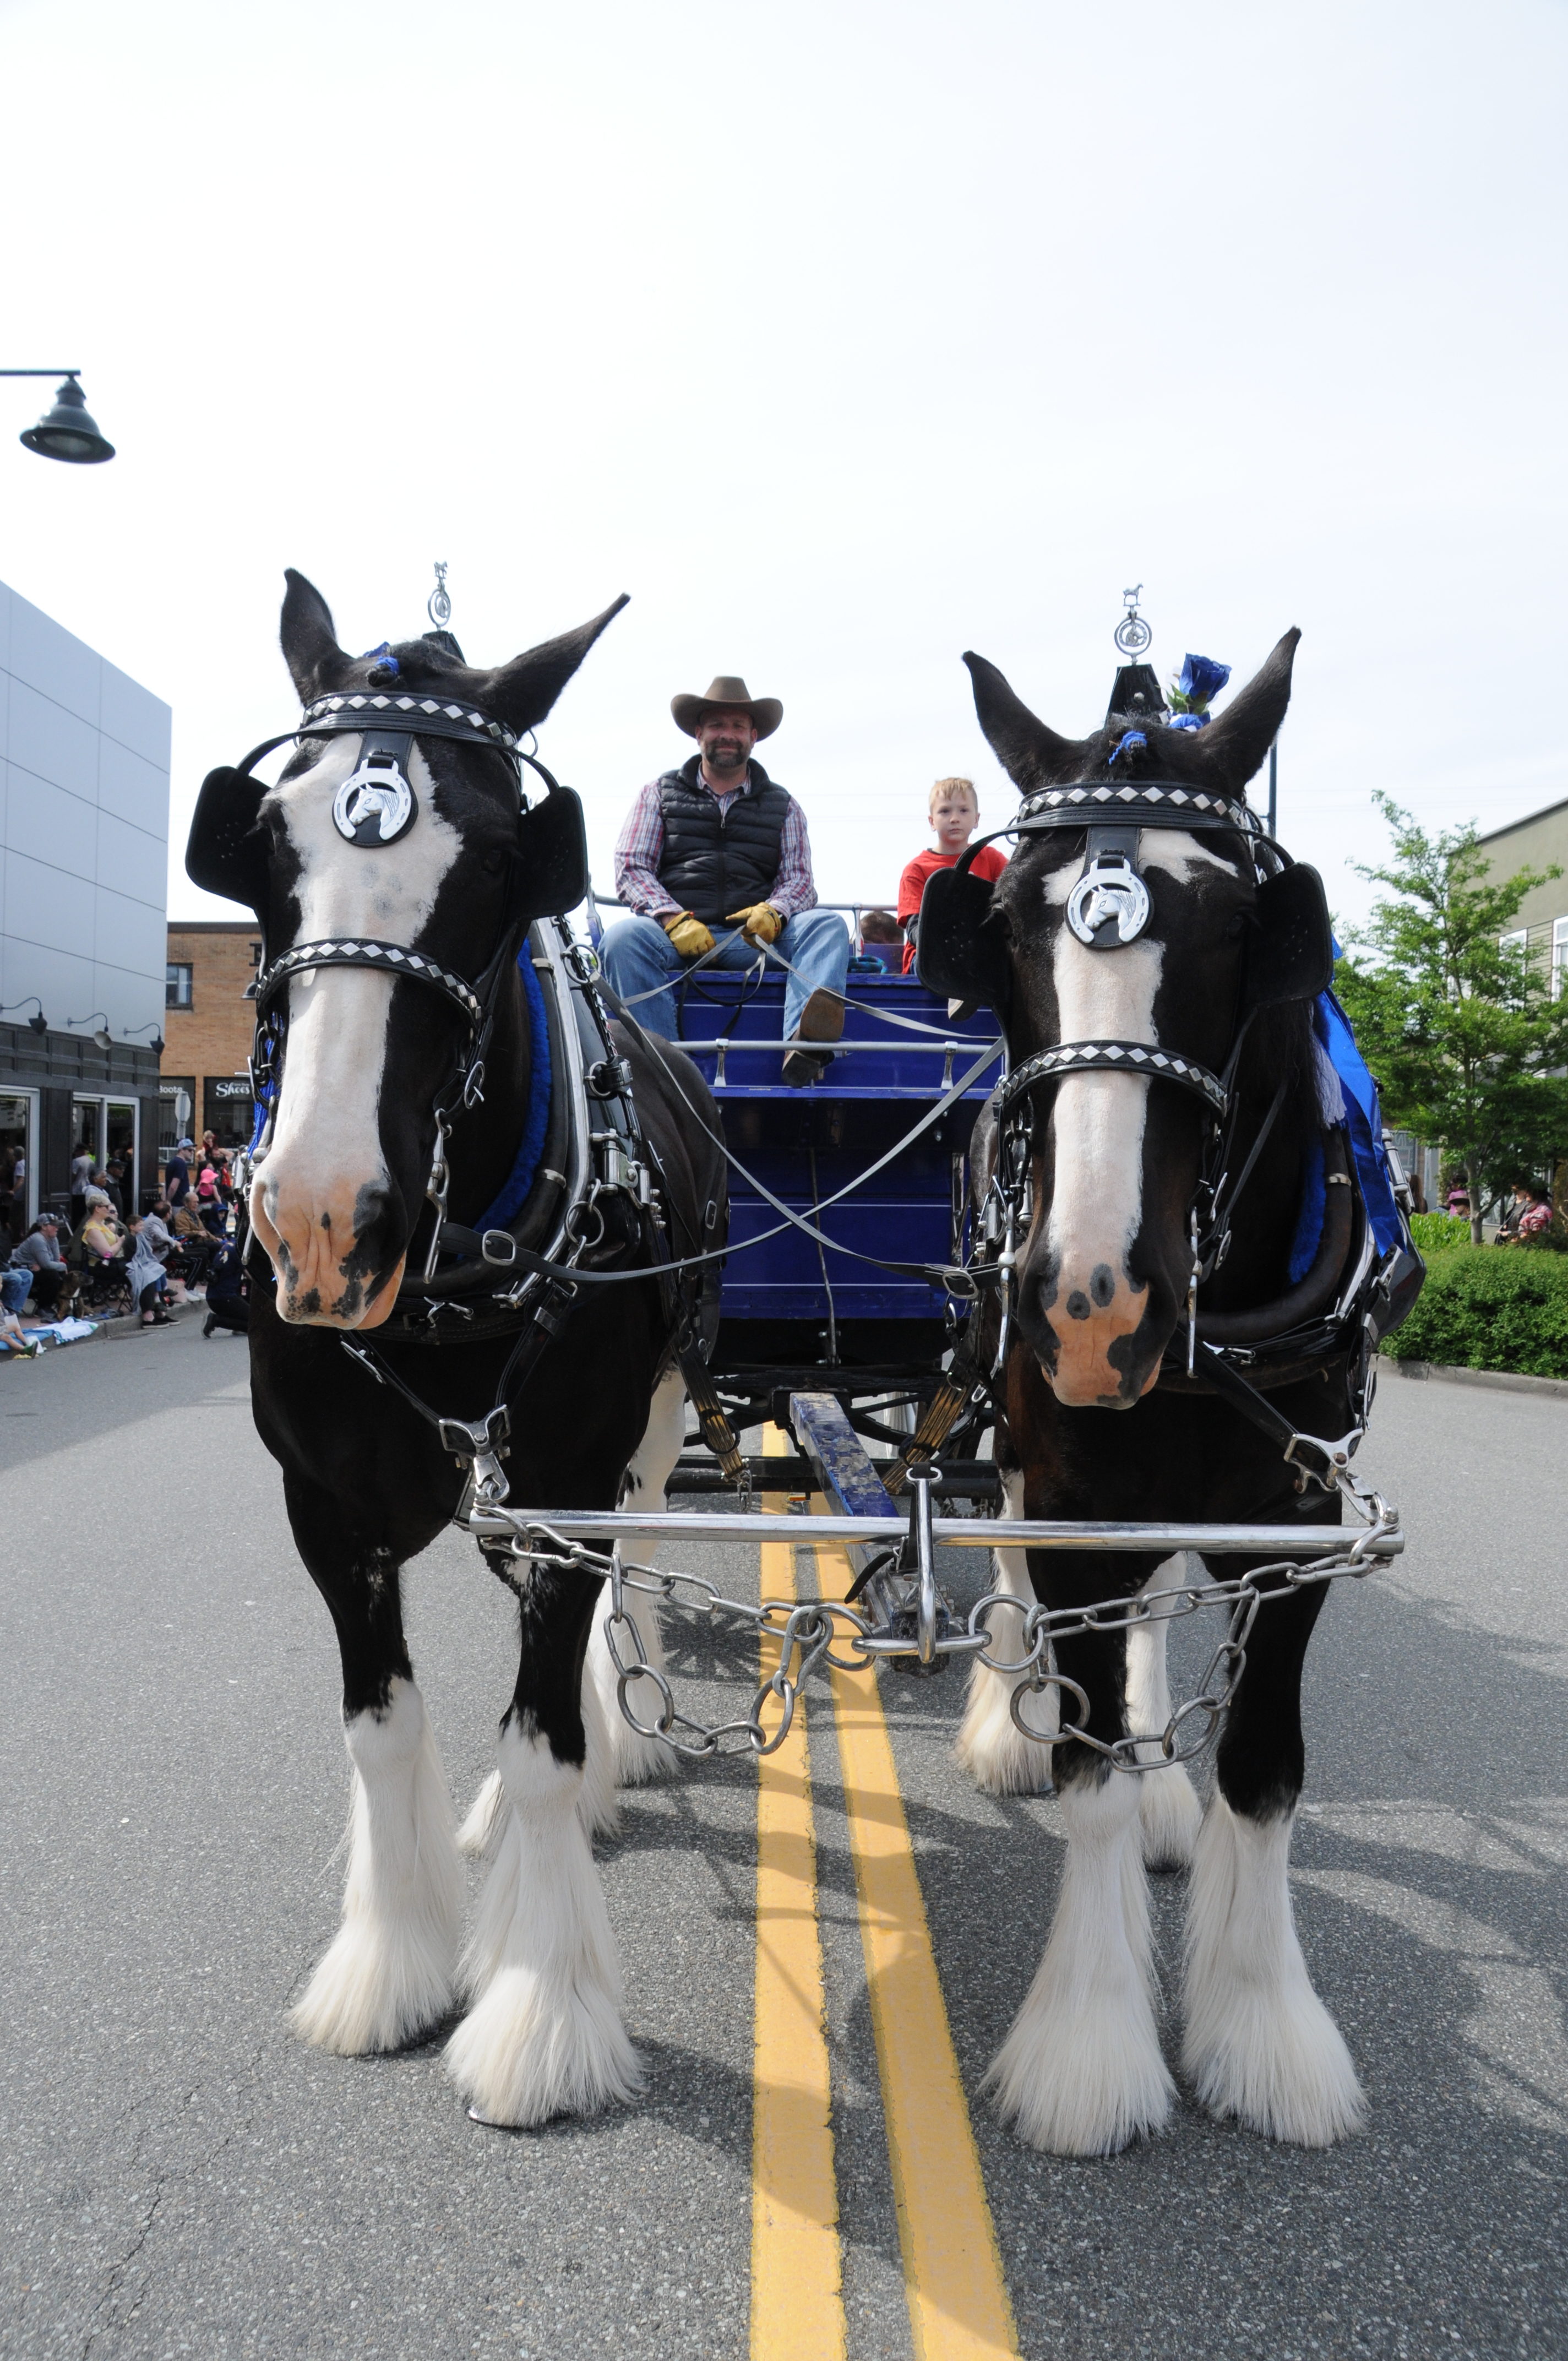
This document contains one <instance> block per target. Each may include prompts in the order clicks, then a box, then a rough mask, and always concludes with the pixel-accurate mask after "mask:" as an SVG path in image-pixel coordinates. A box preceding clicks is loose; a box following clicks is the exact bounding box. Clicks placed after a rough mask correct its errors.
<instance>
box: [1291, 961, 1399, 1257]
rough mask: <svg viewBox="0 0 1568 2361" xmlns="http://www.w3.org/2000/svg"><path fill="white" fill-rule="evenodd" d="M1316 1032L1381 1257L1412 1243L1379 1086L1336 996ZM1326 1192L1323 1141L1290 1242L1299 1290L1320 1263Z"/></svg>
mask: <svg viewBox="0 0 1568 2361" xmlns="http://www.w3.org/2000/svg"><path fill="white" fill-rule="evenodd" d="M1312 1030H1313V1032H1314V1033H1315V1034H1316V1035H1317V1037H1318V1040H1319V1042H1320V1043H1321V1047H1322V1049H1323V1053H1324V1055H1325V1056H1326V1058H1327V1059H1328V1061H1329V1063H1330V1065H1331V1066H1332V1068H1333V1070H1334V1073H1335V1075H1336V1076H1337V1077H1338V1080H1339V1085H1340V1094H1341V1096H1342V1097H1343V1101H1344V1121H1345V1129H1346V1130H1347V1132H1348V1133H1349V1135H1350V1152H1351V1157H1352V1159H1353V1160H1354V1165H1355V1180H1356V1186H1357V1187H1358V1188H1359V1190H1360V1191H1361V1202H1362V1203H1363V1204H1364V1205H1365V1208H1366V1219H1367V1222H1368V1224H1370V1227H1371V1230H1372V1235H1373V1238H1374V1240H1375V1242H1376V1247H1377V1251H1378V1253H1379V1254H1380V1255H1386V1254H1387V1252H1388V1249H1389V1247H1390V1246H1404V1245H1406V1244H1407V1243H1408V1241H1407V1238H1406V1235H1405V1224H1404V1222H1403V1220H1402V1218H1401V1216H1400V1213H1399V1208H1398V1204H1397V1203H1396V1202H1395V1199H1394V1186H1393V1182H1392V1181H1391V1180H1390V1179H1389V1177H1388V1159H1387V1156H1386V1154H1385V1153H1384V1148H1383V1109H1382V1107H1381V1105H1380V1104H1379V1103H1378V1097H1377V1085H1376V1082H1374V1081H1373V1079H1372V1076H1371V1075H1370V1074H1369V1073H1368V1072H1367V1070H1366V1060H1365V1058H1363V1056H1362V1054H1361V1052H1360V1050H1359V1049H1357V1048H1356V1046H1355V1036H1354V1033H1353V1032H1352V1031H1351V1029H1350V1019H1349V1017H1348V1016H1346V1015H1345V1013H1344V1011H1343V1008H1342V1007H1341V1006H1340V1005H1339V1002H1338V1001H1337V1000H1336V999H1335V998H1334V995H1333V994H1332V992H1324V993H1320V994H1319V995H1318V1000H1317V1004H1316V1005H1315V1006H1314V1008H1313V1010H1312ZM1326 1194H1327V1190H1326V1186H1325V1182H1324V1179H1323V1147H1322V1142H1321V1140H1320V1139H1315V1140H1314V1141H1313V1142H1312V1146H1311V1148H1310V1152H1309V1154H1308V1157H1307V1165H1306V1170H1305V1173H1304V1174H1303V1177H1302V1187H1301V1208H1300V1211H1299V1213H1298V1214H1297V1217H1296V1231H1295V1235H1294V1236H1293V1237H1292V1239H1291V1241H1290V1262H1289V1276H1290V1284H1291V1286H1292V1287H1294V1286H1295V1284H1296V1282H1297V1281H1298V1280H1299V1279H1305V1277H1306V1275H1307V1273H1308V1271H1310V1268H1311V1267H1312V1264H1313V1261H1314V1259H1315V1258H1316V1256H1317V1251H1318V1245H1319V1241H1320V1240H1321V1237H1322V1235H1323V1210H1324V1202H1323V1201H1324V1198H1325V1196H1326Z"/></svg>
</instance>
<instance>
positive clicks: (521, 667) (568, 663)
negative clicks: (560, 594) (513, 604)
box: [474, 590, 627, 738]
mask: <svg viewBox="0 0 1568 2361" xmlns="http://www.w3.org/2000/svg"><path fill="white" fill-rule="evenodd" d="M626 603H627V593H626V592H625V591H624V590H623V591H622V592H621V594H620V598H617V599H616V600H615V602H614V604H613V605H611V606H609V607H607V608H606V609H605V610H604V613H603V614H602V615H596V616H595V617H594V619H593V621H592V622H591V623H579V624H578V626H577V628H576V631H563V632H562V634H561V636H560V638H559V639H558V640H546V641H545V642H543V645H542V646H540V647H537V648H530V649H529V651H528V653H527V654H526V655H521V656H513V658H512V660H511V662H510V664H499V665H498V666H497V667H496V669H495V671H494V672H492V673H487V674H486V675H485V676H484V678H483V679H482V680H481V681H480V683H479V685H478V686H477V688H476V689H475V691H474V695H475V698H476V701H477V703H478V704H480V705H482V706H483V707H484V708H485V710H486V712H487V713H493V714H494V715H495V716H496V718H497V719H498V720H500V721H504V722H505V723H506V725H507V727H508V729H509V730H515V731H516V732H517V735H518V736H519V737H520V738H521V736H522V734H523V732H524V731H525V730H533V729H536V728H537V727H538V725H539V723H540V722H541V721H543V719H544V717H545V715H546V714H547V713H548V712H549V710H550V708H551V707H552V706H553V705H554V702H555V699H556V698H557V697H559V696H560V694H561V691H562V690H563V689H564V688H565V686H566V683H567V682H568V681H569V680H570V679H571V677H572V675H573V674H574V673H575V672H576V669H577V666H578V665H579V664H581V663H582V661H583V658H584V657H585V656H586V655H587V652H588V650H589V649H590V648H591V647H592V646H593V643H594V642H595V641H596V640H597V639H598V635H599V633H600V632H601V631H603V630H604V627H605V625H606V624H607V623H609V622H613V620H615V618H616V616H617V615H619V614H620V610H621V609H622V608H623V607H624V606H625V605H626Z"/></svg>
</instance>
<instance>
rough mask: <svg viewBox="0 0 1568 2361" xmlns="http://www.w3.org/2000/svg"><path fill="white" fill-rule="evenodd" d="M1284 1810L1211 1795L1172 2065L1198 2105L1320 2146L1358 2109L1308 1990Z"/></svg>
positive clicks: (1344, 2054)
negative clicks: (1266, 1810) (1238, 1804)
mask: <svg viewBox="0 0 1568 2361" xmlns="http://www.w3.org/2000/svg"><path fill="white" fill-rule="evenodd" d="M1293 1817H1294V1816H1293V1814H1290V1813H1281V1814H1279V1815H1277V1817H1274V1818H1272V1819H1269V1820H1264V1821H1258V1820H1252V1819H1247V1818H1245V1817H1243V1816H1242V1815H1241V1814H1239V1813H1236V1812H1233V1811H1232V1809H1231V1807H1230V1806H1229V1805H1228V1804H1227V1803H1226V1802H1225V1800H1224V1797H1223V1795H1215V1796H1214V1797H1213V1799H1212V1802H1211V1804H1210V1806H1209V1809H1208V1811H1207V1813H1206V1814H1205V1816H1204V1819H1203V1825H1202V1828H1201V1831H1200V1833H1199V1838H1198V1850H1197V1855H1196V1858H1195V1860H1194V1861H1193V1866H1192V1885H1191V1894H1190V1901H1189V1905H1188V1921H1187V1995H1186V1996H1187V2036H1186V2039H1185V2041H1184V2042H1183V2044H1182V2052H1181V2062H1182V2068H1183V2070H1184V2072H1185V2073H1186V2074H1187V2076H1188V2078H1189V2080H1190V2082H1191V2084H1192V2088H1193V2092H1194V2094H1195V2095H1196V2097H1197V2098H1198V2099H1200V2100H1201V2102H1202V2103H1203V2105H1204V2106H1206V2107H1207V2108H1209V2110H1210V2111H1211V2113H1212V2114H1216V2115H1236V2116H1239V2118H1240V2119H1241V2121H1242V2122H1243V2123H1244V2124H1246V2125H1248V2126H1249V2127H1250V2128H1251V2129H1252V2130H1253V2131H1257V2132H1263V2133H1265V2134H1266V2136H1267V2137H1268V2138H1270V2139H1277V2140H1290V2141H1293V2142H1294V2143H1296V2145H1297V2146H1299V2147H1330V2146H1332V2143H1333V2142H1334V2141H1335V2140H1337V2139H1343V2137H1344V2136H1345V2134H1346V2133H1347V2132H1353V2131H1354V2130H1355V2128H1356V2126H1357V2125H1359V2124H1360V2122H1361V2120H1362V2116H1363V2114H1364V2113H1365V2101H1364V2099H1363V2097H1362V2092H1361V2085H1360V2083H1359V2082H1358V2081H1357V2080H1356V2075H1355V2069H1354V2066H1353V2065H1352V2063H1351V2058H1350V2052H1349V2050H1348V2049H1347V2048H1345V2046H1344V2040H1343V2036H1342V2035H1341V2033H1340V2030H1339V2027H1338V2026H1336V2025H1335V2023H1334V2021H1333V2019H1332V2016H1331V2015H1329V2013H1328V2010H1327V2009H1326V2008H1325V2007H1324V2006H1323V2004H1322V2002H1321V2000H1320V1999H1319V1998H1318V1995H1317V1993H1315V1992H1314V1991H1313V1990H1312V1985H1311V1979H1310V1977H1309V1975H1308V1973H1307V1963H1306V1961H1305V1960H1304V1959H1303V1958H1302V1956H1301V1946H1300V1944H1299V1941H1298V1940H1297V1936H1296V1923H1295V1918H1294V1916H1293V1915H1292V1912H1291V1908H1290V1886H1289V1878H1288V1861H1289V1853H1290V1829H1291V1824H1292V1820H1293Z"/></svg>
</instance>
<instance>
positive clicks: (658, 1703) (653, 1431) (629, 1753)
mask: <svg viewBox="0 0 1568 2361" xmlns="http://www.w3.org/2000/svg"><path fill="white" fill-rule="evenodd" d="M685 1437H686V1395H685V1386H684V1385H683V1384H682V1382H681V1373H680V1371H679V1370H678V1369H671V1370H668V1371H667V1372H666V1373H665V1375H664V1376H663V1378H660V1380H659V1382H658V1384H657V1385H656V1386H655V1387H654V1389H653V1399H652V1401H651V1402H650V1404H649V1406H648V1424H647V1428H646V1430H645V1431H644V1433H643V1436H642V1440H641V1443H640V1444H638V1446H637V1449H636V1451H635V1452H634V1453H633V1454H632V1456H631V1460H630V1465H629V1466H628V1467H627V1470H626V1481H625V1483H624V1484H623V1485H622V1487H621V1492H620V1505H621V1507H622V1508H623V1509H646V1510H651V1511H652V1513H653V1514H655V1515H657V1514H659V1513H661V1512H662V1511H663V1508H664V1506H665V1498H664V1487H665V1485H666V1484H667V1483H668V1482H669V1480H670V1476H671V1473H672V1471H673V1469H674V1465H675V1462H676V1461H677V1460H678V1459H679V1457H680V1455H681V1452H682V1450H683V1449H684V1447H685ZM628 1554H629V1555H630V1556H631V1557H636V1558H640V1559H641V1562H642V1563H643V1565H657V1563H658V1557H657V1553H656V1551H655V1549H654V1548H653V1547H652V1545H649V1546H647V1547H643V1546H641V1545H639V1544H636V1543H634V1544H633V1545H632V1546H631V1548H630V1550H629V1552H628ZM630 1612H631V1614H632V1615H633V1616H634V1617H635V1619H636V1623H637V1629H638V1631H640V1632H641V1636H642V1649H643V1653H644V1655H645V1656H646V1657H647V1660H648V1662H649V1663H650V1664H653V1665H656V1666H657V1668H658V1670H659V1671H660V1672H663V1669H664V1635H663V1630H662V1629H661V1626H660V1621H659V1608H658V1602H657V1600H656V1599H654V1598H652V1596H651V1595H650V1594H649V1593H648V1592H647V1591H645V1590H637V1591H633V1592H632V1593H631V1595H630ZM608 1613H609V1589H608V1587H607V1588H606V1590H605V1592H604V1593H603V1595H602V1597H601V1598H600V1599H599V1602H598V1605H597V1606H596V1608H595V1609H594V1624H593V1631H592V1632H591V1633H590V1634H589V1638H588V1661H587V1671H586V1672H585V1675H584V1678H583V1688H584V1692H585V1697H584V1708H583V1709H584V1718H585V1719H587V1712H588V1707H587V1688H588V1686H589V1683H590V1682H591V1683H592V1685H593V1686H594V1688H595V1689H596V1690H597V1691H598V1699H599V1704H600V1706H601V1708H602V1713H603V1721H604V1727H605V1730H606V1731H607V1733H608V1736H609V1751H610V1766H611V1778H610V1784H611V1785H612V1786H615V1787H641V1786H645V1785H646V1784H647V1783H648V1782H649V1781H650V1780H651V1779H667V1778H668V1777H669V1776H670V1773H671V1772H672V1771H673V1770H674V1765H675V1757H674V1754H673V1753H672V1752H671V1750H670V1749H669V1747H667V1746H666V1745H665V1743H664V1741H663V1739H662V1738H647V1737H644V1736H643V1734H642V1733H641V1731H640V1730H633V1729H632V1727H631V1725H630V1722H629V1721H628V1720H627V1719H626V1716H625V1715H624V1714H623V1713H622V1711H621V1709H620V1692H619V1683H618V1678H617V1674H616V1666H615V1660H614V1658H613V1657H612V1656H611V1654H610V1652H609V1642H608V1641H607V1640H606V1638H605V1633H604V1619H605V1617H606V1616H607V1615H608ZM622 1653H627V1652H626V1651H625V1650H624V1649H623V1651H622ZM627 1699H628V1702H629V1703H630V1706H631V1708H632V1710H633V1711H634V1712H635V1714H636V1715H637V1718H638V1719H639V1720H640V1721H645V1722H650V1723H651V1722H652V1721H654V1720H656V1719H657V1718H658V1715H659V1712H660V1708H661V1707H662V1705H663V1697H662V1695H661V1693H660V1691H659V1689H658V1688H657V1687H656V1686H655V1685H654V1684H653V1682H652V1681H635V1682H633V1683H632V1685H631V1686H630V1688H629V1689H628V1691H627ZM597 1808H598V1807H597V1806H596V1809H597ZM594 1825H595V1826H602V1825H604V1823H603V1822H602V1820H596V1821H595V1823H594Z"/></svg>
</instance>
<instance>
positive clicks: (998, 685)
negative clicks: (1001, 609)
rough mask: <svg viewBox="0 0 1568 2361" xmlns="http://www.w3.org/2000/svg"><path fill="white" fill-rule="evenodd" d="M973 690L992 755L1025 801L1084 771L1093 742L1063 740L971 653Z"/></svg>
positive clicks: (967, 659) (967, 661)
mask: <svg viewBox="0 0 1568 2361" xmlns="http://www.w3.org/2000/svg"><path fill="white" fill-rule="evenodd" d="M964 662H965V664H968V666H969V668H970V680H971V681H972V683H973V684H974V709H975V712H976V713H977V714H978V715H979V717H980V726H981V729H982V730H984V732H985V735H986V739H987V741H988V742H989V744H990V747H991V751H992V753H993V754H994V755H995V757H996V759H997V761H998V762H999V763H1001V765H1002V767H1003V770H1004V771H1005V772H1006V774H1007V775H1008V777H1009V778H1010V779H1011V780H1012V782H1013V784H1014V786H1015V787H1016V788H1017V789H1018V791H1019V793H1020V794H1021V795H1027V793H1028V791H1029V789H1030V788H1031V787H1037V786H1041V785H1047V784H1048V783H1049V782H1050V781H1052V780H1055V779H1063V778H1071V777H1073V776H1075V775H1076V774H1077V772H1078V770H1079V769H1080V767H1081V765H1082V761H1083V755H1084V752H1085V749H1086V748H1087V747H1088V746H1089V744H1090V742H1091V741H1089V740H1088V739H1082V740H1080V739H1076V738H1058V736H1057V733H1056V731H1055V730H1047V727H1046V725H1045V723H1044V722H1043V721H1037V720H1036V719H1035V716H1034V715H1033V714H1032V713H1031V712H1030V710H1029V708H1028V707H1027V706H1026V705H1025V703H1024V702H1023V701H1022V699H1021V698H1019V697H1014V694H1013V691H1012V689H1011V688H1010V687H1009V686H1008V685H1007V682H1006V680H1005V679H1004V678H1003V675H1002V674H1001V673H999V672H998V671H997V669H996V666H995V665H994V664H987V662H986V660H985V658H984V657H983V656H977V655H975V654H974V653H972V652H967V653H965V656H964Z"/></svg>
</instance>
